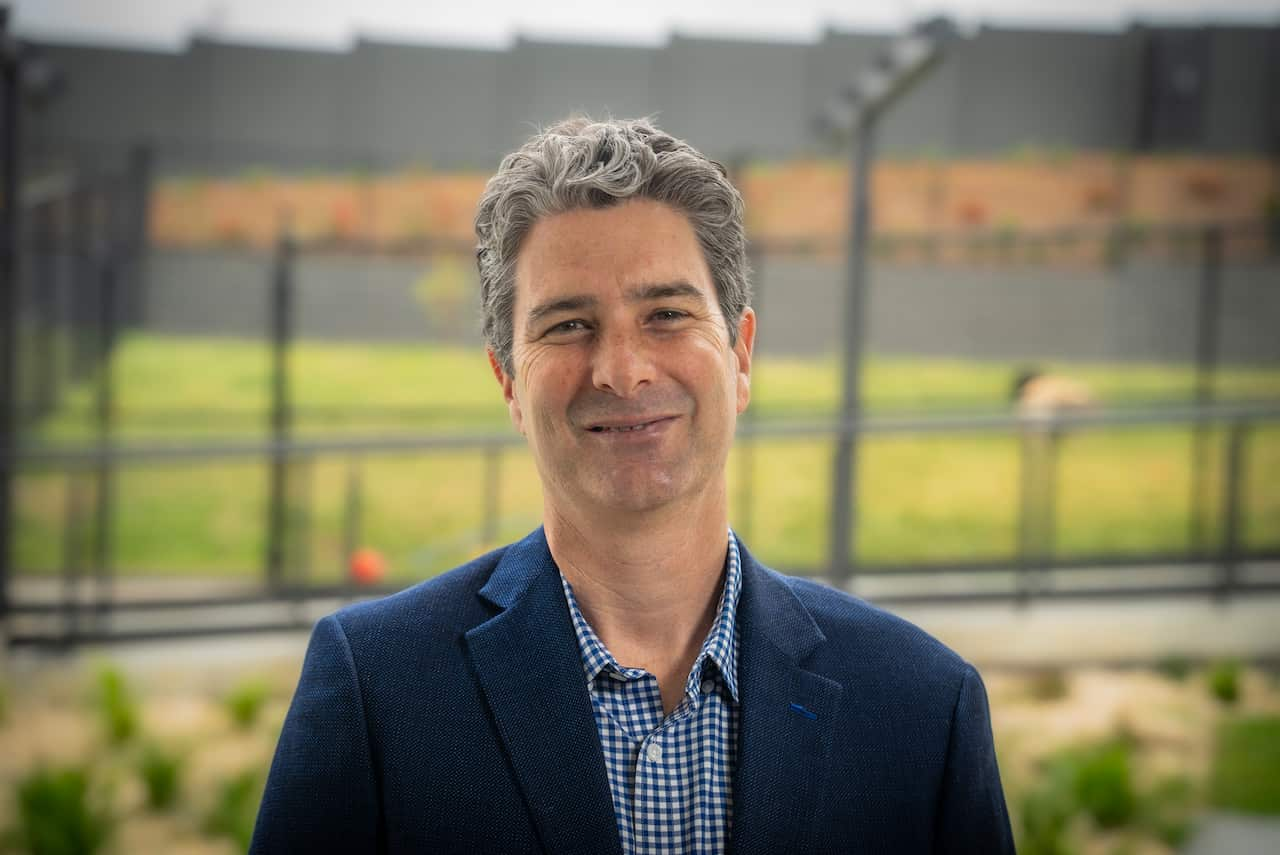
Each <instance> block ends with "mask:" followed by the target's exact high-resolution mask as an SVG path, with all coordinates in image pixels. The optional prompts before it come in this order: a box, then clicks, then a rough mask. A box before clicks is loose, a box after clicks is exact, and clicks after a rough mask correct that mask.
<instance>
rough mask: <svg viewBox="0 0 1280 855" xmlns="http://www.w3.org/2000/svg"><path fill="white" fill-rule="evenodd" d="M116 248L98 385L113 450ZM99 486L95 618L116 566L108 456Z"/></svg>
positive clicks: (104, 284) (105, 446)
mask: <svg viewBox="0 0 1280 855" xmlns="http://www.w3.org/2000/svg"><path fill="white" fill-rule="evenodd" d="M116 264H117V259H116V255H115V248H114V247H113V246H112V245H111V244H110V242H109V243H108V245H107V246H106V247H105V250H104V252H103V257H102V264H101V266H100V267H99V269H98V306H97V310H98V311H97V316H98V317H97V336H96V339H97V345H98V347H97V359H96V362H97V384H96V395H95V398H96V400H95V406H94V413H95V420H94V421H95V429H96V431H95V432H96V434H97V442H98V448H99V449H100V450H102V451H104V452H105V451H109V450H110V448H111V445H112V443H113V442H114V439H115V411H116V406H115V372H114V369H113V368H112V363H113V362H114V361H115V360H114V356H113V352H114V349H115V340H116V287H117V284H118V269H117V267H116ZM95 474H96V482H97V487H96V489H95V491H94V501H95V507H94V527H93V534H94V553H93V574H94V580H95V588H96V590H95V607H94V618H95V620H99V619H101V618H102V616H103V615H105V614H106V613H107V612H108V611H109V610H110V608H111V599H112V596H113V591H112V587H113V576H114V567H113V563H114V562H113V560H112V554H111V553H112V530H113V528H114V517H115V467H114V464H113V462H112V461H111V459H110V458H109V456H108V455H106V454H104V455H103V456H102V457H101V458H100V459H99V461H98V465H97V470H96V473H95Z"/></svg>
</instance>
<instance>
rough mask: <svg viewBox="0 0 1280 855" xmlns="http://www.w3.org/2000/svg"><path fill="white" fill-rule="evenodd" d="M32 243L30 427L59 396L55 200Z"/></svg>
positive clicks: (43, 215)
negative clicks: (33, 330) (33, 323)
mask: <svg viewBox="0 0 1280 855" xmlns="http://www.w3.org/2000/svg"><path fill="white" fill-rule="evenodd" d="M35 223H36V229H35V240H34V243H33V250H34V254H35V258H34V260H33V261H34V264H33V267H34V272H35V304H36V309H37V311H36V341H35V343H34V346H33V347H32V353H33V354H34V356H35V361H36V364H35V366H34V369H35V372H34V377H33V383H32V385H33V389H32V395H31V404H32V407H31V411H30V412H29V413H28V419H29V423H30V424H35V423H36V422H38V421H39V420H40V419H43V418H44V417H45V416H47V415H49V414H50V413H51V412H53V408H54V406H55V405H56V402H57V399H58V395H57V386H58V376H57V366H58V361H57V345H56V341H55V335H56V333H55V331H56V330H57V322H56V318H57V310H58V292H57V286H58V277H57V255H56V248H57V208H56V206H55V203H54V202H53V201H49V202H46V203H44V204H43V205H41V206H40V212H39V216H38V217H36V219H35Z"/></svg>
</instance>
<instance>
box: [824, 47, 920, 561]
mask: <svg viewBox="0 0 1280 855" xmlns="http://www.w3.org/2000/svg"><path fill="white" fill-rule="evenodd" d="M926 29H927V28H921V29H919V30H917V31H915V32H913V33H912V34H910V35H908V36H905V37H903V38H899V39H896V40H894V41H893V42H891V43H890V44H889V46H888V47H887V49H886V50H885V51H884V52H883V53H882V54H881V55H880V56H879V58H878V59H877V60H876V62H875V63H874V64H873V65H872V66H871V67H870V68H868V69H865V70H864V71H863V72H861V73H860V74H859V75H858V76H857V77H855V78H854V81H853V83H852V84H851V85H850V86H849V87H848V88H846V89H845V91H844V92H843V93H841V97H840V98H839V99H838V100H837V101H835V102H834V103H833V104H832V105H831V106H829V107H828V108H827V110H826V112H825V113H824V115H823V116H822V117H821V118H820V122H821V123H822V125H824V126H825V127H826V128H828V129H831V130H834V131H839V132H842V133H845V134H848V135H849V136H850V137H851V142H852V147H851V150H850V162H849V169H850V174H849V182H850V185H849V186H850V211H849V247H848V257H847V268H846V287H845V294H844V309H843V313H842V314H843V322H844V323H843V330H844V361H843V367H842V375H841V384H840V412H839V415H838V421H837V439H836V453H835V460H834V463H833V471H832V497H831V555H830V562H829V563H830V574H831V578H832V581H834V582H836V583H838V584H840V585H845V586H847V585H848V583H849V580H850V579H851V578H852V576H853V567H854V559H853V556H852V555H851V554H850V553H851V550H852V546H853V543H854V532H855V530H856V525H855V523H856V517H855V507H854V489H855V487H856V484H857V471H858V469H857V461H858V454H857V450H858V445H857V443H858V432H859V429H860V426H861V419H862V410H861V396H862V391H861V378H862V341H863V329H864V328H865V320H864V319H865V318H866V303H867V298H866V290H867V289H866V285H867V232H868V229H869V226H870V223H871V198H870V190H869V181H870V178H869V176H870V172H871V164H872V160H873V154H874V151H873V145H874V141H875V131H876V127H877V125H878V123H879V120H880V118H881V117H882V116H883V115H884V114H885V112H886V111H887V109H888V108H889V106H890V105H892V104H893V103H894V102H895V101H896V100H897V99H898V98H900V97H901V96H902V95H904V94H905V93H906V92H907V91H908V90H909V89H910V88H911V87H912V86H913V85H915V83H916V82H917V81H919V80H920V79H921V78H922V77H923V76H924V75H925V74H926V73H927V72H928V71H929V70H930V69H931V68H932V67H933V66H934V65H935V64H936V63H937V62H938V60H939V59H941V56H942V51H941V47H940V44H939V39H938V38H937V37H936V36H934V35H931V34H929V33H928V32H926Z"/></svg>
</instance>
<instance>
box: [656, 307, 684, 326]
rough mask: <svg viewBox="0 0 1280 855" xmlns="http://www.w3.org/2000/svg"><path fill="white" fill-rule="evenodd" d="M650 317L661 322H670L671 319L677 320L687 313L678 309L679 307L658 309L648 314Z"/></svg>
mask: <svg viewBox="0 0 1280 855" xmlns="http://www.w3.org/2000/svg"><path fill="white" fill-rule="evenodd" d="M650 317H651V318H653V320H655V321H659V322H661V323H670V322H671V321H678V320H682V319H683V318H687V317H688V314H687V313H685V312H682V311H680V310H679V309H659V310H658V311H656V312H654V313H653V314H652V315H650Z"/></svg>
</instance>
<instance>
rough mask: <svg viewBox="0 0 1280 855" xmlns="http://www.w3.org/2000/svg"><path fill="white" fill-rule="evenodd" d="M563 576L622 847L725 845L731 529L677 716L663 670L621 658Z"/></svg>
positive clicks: (732, 758) (730, 765) (659, 849)
mask: <svg viewBox="0 0 1280 855" xmlns="http://www.w3.org/2000/svg"><path fill="white" fill-rule="evenodd" d="M560 581H561V583H562V584H563V585H564V595H565V599H566V600H567V601H568V603H569V613H570V615H571V616H572V617H573V628H574V631H575V632H576V633H577V636H578V646H579V648H580V649H581V651H582V667H583V670H584V671H585V672H586V677H587V688H588V691H589V693H590V695H591V707H592V710H593V711H594V713H595V719H596V727H597V728H598V730H599V731H600V744H601V745H602V746H603V748H604V762H605V767H606V769H607V771H608V774H609V787H610V789H611V790H612V791H613V806H614V812H615V813H616V814H617V817H618V833H619V835H620V837H621V838H622V851H623V852H625V853H627V855H650V853H652V855H659V853H661V855H666V853H713V852H724V851H725V849H726V848H727V847H728V843H729V832H730V830H731V828H732V822H733V793H732V790H731V784H732V781H733V772H734V768H735V766H736V765H737V755H738V670H737V662H738V634H737V632H736V629H735V627H736V614H737V608H738V592H739V590H740V588H741V585H742V568H741V566H740V564H739V559H738V541H737V539H736V538H735V536H734V534H733V532H732V531H730V532H729V546H728V550H727V556H726V559H725V574H724V588H723V590H722V591H721V594H720V606H719V609H718V611H717V614H716V619H715V622H714V623H713V624H712V625H711V631H710V632H709V633H708V634H707V638H706V640H705V641H703V643H702V650H701V651H700V652H699V653H698V658H697V660H696V661H695V662H694V663H693V668H692V669H690V671H689V677H688V679H687V680H686V681H685V687H684V688H685V694H684V698H683V699H682V700H681V701H680V704H679V705H678V706H677V707H676V709H675V710H674V711H673V712H672V713H671V715H670V716H664V715H663V710H662V695H661V693H660V692H659V690H658V678H657V677H655V676H654V675H652V674H650V673H649V672H648V671H645V670H643V669H641V668H623V667H622V666H620V665H619V664H618V663H617V661H616V660H615V659H614V658H613V655H612V654H611V653H610V652H609V651H608V649H606V648H605V646H604V644H603V643H602V642H601V641H600V639H599V637H598V636H597V635H596V633H595V631H594V630H593V629H592V628H591V625H590V624H588V623H587V621H586V619H585V618H584V617H583V616H582V612H581V610H580V609H579V608H578V602H577V600H576V599H575V598H574V595H573V587H572V586H571V585H570V584H569V581H568V580H567V579H565V578H564V574H563V573H562V574H561V575H560Z"/></svg>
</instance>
